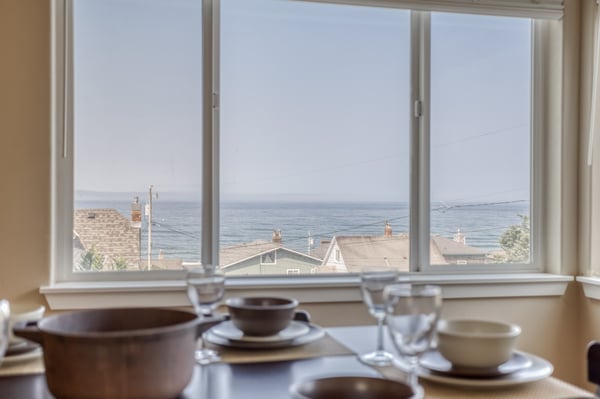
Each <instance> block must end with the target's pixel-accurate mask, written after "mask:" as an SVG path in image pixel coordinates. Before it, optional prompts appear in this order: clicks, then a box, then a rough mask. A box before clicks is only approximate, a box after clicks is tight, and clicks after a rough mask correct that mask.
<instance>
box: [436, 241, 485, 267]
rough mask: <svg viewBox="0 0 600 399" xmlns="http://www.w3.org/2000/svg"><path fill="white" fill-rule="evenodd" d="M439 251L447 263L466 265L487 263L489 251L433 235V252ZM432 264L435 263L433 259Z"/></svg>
mask: <svg viewBox="0 0 600 399" xmlns="http://www.w3.org/2000/svg"><path fill="white" fill-rule="evenodd" d="M434 250H435V251H437V252H438V253H439V255H440V256H442V257H443V259H444V262H442V263H446V264H456V265H466V264H472V263H477V264H482V263H487V259H488V258H487V253H486V252H485V251H482V250H480V249H478V248H475V247H470V246H468V245H466V244H464V241H463V242H460V241H457V240H456V238H455V239H450V238H446V237H442V236H440V235H434V236H431V252H433V251H434ZM431 263H432V264H435V263H434V262H433V260H432V262H431Z"/></svg>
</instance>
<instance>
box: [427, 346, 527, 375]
mask: <svg viewBox="0 0 600 399" xmlns="http://www.w3.org/2000/svg"><path fill="white" fill-rule="evenodd" d="M419 363H420V365H421V366H422V367H424V368H426V369H428V370H430V371H434V372H436V373H440V374H444V375H452V376H460V377H470V378H491V377H498V376H502V375H507V374H511V373H514V372H517V371H519V370H522V369H524V368H526V367H529V366H531V359H530V358H529V357H528V356H526V355H525V354H523V353H520V352H514V353H513V354H512V356H511V358H510V359H509V360H508V361H506V362H505V363H502V364H501V365H499V366H497V367H465V366H456V365H453V364H452V363H450V361H448V360H447V359H446V358H444V357H443V356H442V355H441V353H440V352H439V351H437V350H432V351H429V352H426V353H424V354H423V356H422V357H421V359H420V360H419Z"/></svg>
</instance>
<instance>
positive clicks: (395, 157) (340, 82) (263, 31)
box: [220, 0, 410, 275]
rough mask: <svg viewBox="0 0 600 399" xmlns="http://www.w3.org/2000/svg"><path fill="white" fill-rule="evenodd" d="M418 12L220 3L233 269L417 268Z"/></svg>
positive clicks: (224, 220)
mask: <svg viewBox="0 0 600 399" xmlns="http://www.w3.org/2000/svg"><path fill="white" fill-rule="evenodd" d="M409 16H410V14H409V12H408V11H405V10H395V9H384V8H375V7H356V6H343V5H328V4H316V3H304V2H293V1H290V2H285V1H276V0H223V1H222V6H221V121H220V128H221V169H220V172H221V237H220V244H221V249H220V261H221V262H220V263H221V266H222V267H223V268H224V270H225V272H226V273H227V274H229V275H256V274H280V275H297V274H300V275H306V274H310V273H332V272H356V271H358V270H359V269H360V267H362V266H369V265H381V264H386V263H388V264H391V265H393V266H395V267H397V268H400V269H402V270H407V269H408V188H409V183H408V178H409V153H408V142H409V140H408V137H409V136H408V132H409V119H408V118H409V114H408V110H409V109H410V107H409V105H408V101H409V65H410V63H409V33H410V31H409V19H410V18H409ZM386 221H387V222H389V225H390V229H389V230H388V232H389V235H390V236H389V237H384V229H385V224H386ZM266 253H274V256H272V257H271V258H270V260H269V261H268V262H261V259H263V260H264V257H262V256H261V254H266ZM290 270H292V271H293V272H290Z"/></svg>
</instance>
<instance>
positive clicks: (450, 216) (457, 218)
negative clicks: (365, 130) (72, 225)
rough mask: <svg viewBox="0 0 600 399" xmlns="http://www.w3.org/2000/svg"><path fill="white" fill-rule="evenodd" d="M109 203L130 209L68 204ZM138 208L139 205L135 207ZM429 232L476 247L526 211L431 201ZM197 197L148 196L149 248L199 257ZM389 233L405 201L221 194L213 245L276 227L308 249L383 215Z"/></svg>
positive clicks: (376, 223) (375, 230)
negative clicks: (233, 198) (248, 198)
mask: <svg viewBox="0 0 600 399" xmlns="http://www.w3.org/2000/svg"><path fill="white" fill-rule="evenodd" d="M92 208H113V209H116V210H117V211H119V212H120V213H121V214H122V215H123V216H124V217H126V218H129V217H130V215H131V201H129V200H124V201H121V200H105V199H103V200H80V201H76V202H75V209H92ZM142 209H143V207H142ZM431 209H432V211H431V233H432V234H439V235H442V236H444V237H447V238H450V239H451V238H453V236H454V234H455V233H457V231H458V230H459V229H460V232H461V233H462V234H464V235H465V237H466V244H467V245H469V246H472V247H476V248H478V249H481V250H484V251H493V250H498V249H500V244H499V240H500V237H501V236H502V234H503V233H504V232H505V231H506V229H508V228H509V227H510V226H511V225H515V224H520V223H521V220H522V219H521V217H520V215H526V216H527V215H529V204H528V202H526V201H517V202H495V203H494V202H488V203H485V204H477V203H453V204H432V206H431ZM201 214H202V210H201V203H200V202H198V201H169V200H160V199H158V200H154V201H153V202H152V221H153V223H152V248H153V256H157V255H158V253H159V251H160V252H162V254H163V255H164V256H165V257H166V258H179V259H183V260H184V261H188V262H194V261H197V260H198V259H199V257H200V239H201V227H200V226H201V220H202V216H201ZM147 221H148V218H147V217H146V216H144V217H143V222H142V239H141V240H142V255H143V256H144V255H145V254H146V252H145V245H144V244H145V243H146V241H147V232H148V226H147ZM386 221H387V222H389V223H390V225H391V226H392V230H393V234H398V233H407V232H408V226H409V208H408V205H407V204H406V203H363V202H361V203H356V202H348V203H305V202H225V203H222V204H221V207H220V226H219V228H220V237H219V239H220V245H221V247H224V246H231V245H235V244H241V243H248V242H252V241H255V240H264V241H270V240H271V239H272V234H273V230H281V234H282V241H283V245H284V246H285V247H287V248H290V249H293V250H296V251H299V252H303V253H308V249H309V245H310V247H311V249H314V248H316V247H317V246H318V245H319V244H320V242H321V241H326V240H331V239H332V237H333V236H357V235H367V236H368V235H383V231H384V225H385V222H386Z"/></svg>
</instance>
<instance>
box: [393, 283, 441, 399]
mask: <svg viewBox="0 0 600 399" xmlns="http://www.w3.org/2000/svg"><path fill="white" fill-rule="evenodd" d="M383 295H384V297H385V301H386V322H387V326H388V331H389V334H390V337H391V339H392V342H393V344H394V347H395V348H396V350H397V351H398V354H399V355H400V356H401V357H402V359H403V360H404V361H405V362H406V366H407V367H408V370H407V382H408V384H409V385H410V386H411V387H412V388H413V391H414V392H415V393H416V394H417V395H415V396H416V397H422V394H423V388H422V387H421V386H419V383H418V380H417V365H418V362H419V357H420V356H421V355H422V354H423V353H424V352H426V351H427V350H428V349H429V347H430V346H431V341H432V338H433V336H434V334H435V329H436V325H437V322H438V319H439V315H440V311H441V308H442V296H441V288H440V287H438V286H435V285H410V284H392V285H388V286H387V287H386V288H385V290H384V294H383ZM396 366H398V367H399V368H402V366H401V364H399V362H396Z"/></svg>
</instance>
